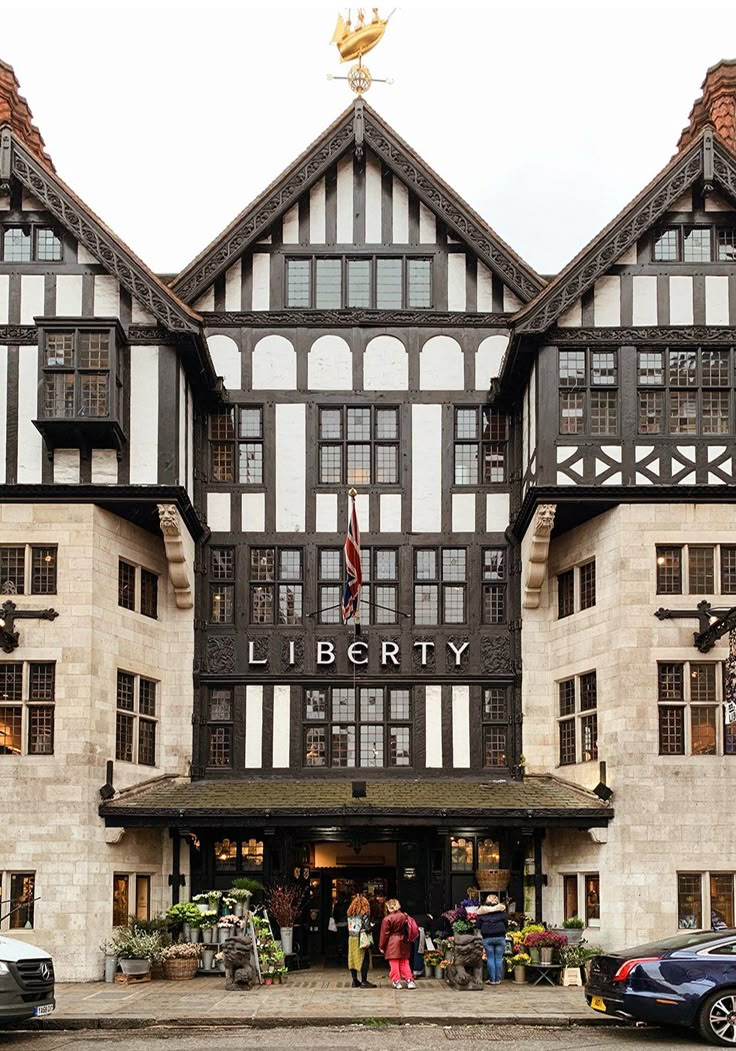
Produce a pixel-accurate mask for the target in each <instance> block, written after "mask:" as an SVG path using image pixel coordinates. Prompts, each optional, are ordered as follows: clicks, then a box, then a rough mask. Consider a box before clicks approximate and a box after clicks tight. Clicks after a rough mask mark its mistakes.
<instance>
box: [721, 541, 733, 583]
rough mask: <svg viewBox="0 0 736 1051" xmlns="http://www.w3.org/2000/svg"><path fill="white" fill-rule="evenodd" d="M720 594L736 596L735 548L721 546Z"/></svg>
mask: <svg viewBox="0 0 736 1051" xmlns="http://www.w3.org/2000/svg"><path fill="white" fill-rule="evenodd" d="M721 593H722V594H724V595H733V594H736V547H727V546H726V545H725V544H721Z"/></svg>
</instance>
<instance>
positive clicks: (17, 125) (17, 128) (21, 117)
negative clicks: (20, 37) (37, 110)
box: [0, 59, 56, 171]
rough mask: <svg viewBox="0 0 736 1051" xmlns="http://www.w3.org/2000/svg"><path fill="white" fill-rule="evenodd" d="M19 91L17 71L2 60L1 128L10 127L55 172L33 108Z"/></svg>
mask: <svg viewBox="0 0 736 1051" xmlns="http://www.w3.org/2000/svg"><path fill="white" fill-rule="evenodd" d="M19 89H20V84H19V83H18V78H17V77H16V75H15V70H14V69H13V67H12V66H10V65H8V63H7V62H3V61H2V60H1V59H0V126H2V125H3V124H7V125H9V126H10V128H11V129H12V131H13V132H14V133H15V135H16V137H17V138H18V139H20V140H21V141H22V142H24V143H25V145H26V147H27V148H28V149H29V150H30V151H31V153H33V154H34V156H36V157H38V158H39V159H40V160H42V161H43V162H44V164H45V165H46V166H47V167H48V168H50V169H51V170H52V171H55V170H56V169H55V168H54V162H53V161H52V160H51V157H50V156H49V154H48V152H47V150H46V143H45V142H44V141H43V137H42V135H41V132H40V131H39V130H38V128H37V127H36V125H35V124H34V123H33V114H32V113H31V108H30V106H29V105H28V103H27V101H26V99H25V98H24V96H23V95H21V94H20V90H19Z"/></svg>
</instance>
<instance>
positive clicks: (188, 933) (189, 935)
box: [181, 923, 194, 942]
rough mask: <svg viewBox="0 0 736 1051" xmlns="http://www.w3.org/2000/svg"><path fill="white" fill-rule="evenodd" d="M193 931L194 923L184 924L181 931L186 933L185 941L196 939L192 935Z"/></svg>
mask: <svg viewBox="0 0 736 1051" xmlns="http://www.w3.org/2000/svg"><path fill="white" fill-rule="evenodd" d="M193 932H194V927H192V925H191V924H190V923H184V924H182V928H181V933H182V934H183V935H184V941H185V942H193V941H194V938H193V937H192V935H193Z"/></svg>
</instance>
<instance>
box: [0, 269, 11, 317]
mask: <svg viewBox="0 0 736 1051" xmlns="http://www.w3.org/2000/svg"><path fill="white" fill-rule="evenodd" d="M9 293H10V274H0V325H7V323H8V295H9Z"/></svg>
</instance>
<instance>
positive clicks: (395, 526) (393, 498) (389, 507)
mask: <svg viewBox="0 0 736 1051" xmlns="http://www.w3.org/2000/svg"><path fill="white" fill-rule="evenodd" d="M379 508H380V530H381V532H382V533H400V532H401V493H382V494H381V502H380V504H379Z"/></svg>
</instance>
